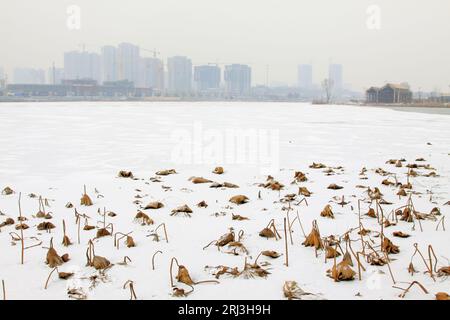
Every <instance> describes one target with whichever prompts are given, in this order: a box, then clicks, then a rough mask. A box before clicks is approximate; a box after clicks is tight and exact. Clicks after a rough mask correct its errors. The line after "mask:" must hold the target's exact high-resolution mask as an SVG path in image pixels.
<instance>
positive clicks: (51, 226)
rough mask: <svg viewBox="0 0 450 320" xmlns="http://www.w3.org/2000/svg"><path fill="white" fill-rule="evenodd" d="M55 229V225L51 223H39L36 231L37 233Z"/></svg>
mask: <svg viewBox="0 0 450 320" xmlns="http://www.w3.org/2000/svg"><path fill="white" fill-rule="evenodd" d="M55 228H56V227H55V225H54V224H53V223H51V222H41V223H39V224H38V226H37V229H38V230H39V231H49V230H52V229H55Z"/></svg>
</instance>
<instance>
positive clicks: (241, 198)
mask: <svg viewBox="0 0 450 320" xmlns="http://www.w3.org/2000/svg"><path fill="white" fill-rule="evenodd" d="M248 200H249V199H248V198H247V197H246V196H244V195H237V196H234V197H231V198H230V200H229V201H230V202H231V203H234V204H238V205H239V204H244V203H247V202H248Z"/></svg>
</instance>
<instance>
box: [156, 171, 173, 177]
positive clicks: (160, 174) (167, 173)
mask: <svg viewBox="0 0 450 320" xmlns="http://www.w3.org/2000/svg"><path fill="white" fill-rule="evenodd" d="M176 173H177V172H176V171H175V169H168V170H161V171H158V172H156V175H158V176H168V175H170V174H176Z"/></svg>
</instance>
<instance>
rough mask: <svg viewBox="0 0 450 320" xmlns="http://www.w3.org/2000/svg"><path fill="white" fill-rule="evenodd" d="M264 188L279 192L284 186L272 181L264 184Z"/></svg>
mask: <svg viewBox="0 0 450 320" xmlns="http://www.w3.org/2000/svg"><path fill="white" fill-rule="evenodd" d="M264 188H266V189H271V190H275V191H279V190H281V189H283V188H284V185H283V184H282V183H280V182H278V181H275V180H273V179H272V180H269V181H267V182H266V183H265V184H264Z"/></svg>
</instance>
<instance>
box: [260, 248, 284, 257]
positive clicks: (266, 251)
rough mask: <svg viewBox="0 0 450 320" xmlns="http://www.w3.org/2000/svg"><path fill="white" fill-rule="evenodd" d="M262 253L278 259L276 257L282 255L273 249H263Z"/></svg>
mask: <svg viewBox="0 0 450 320" xmlns="http://www.w3.org/2000/svg"><path fill="white" fill-rule="evenodd" d="M261 254H262V255H263V256H265V257H269V258H272V259H276V258H279V257H280V256H281V254H280V253H278V252H276V251H272V250H265V251H262V252H261Z"/></svg>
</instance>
